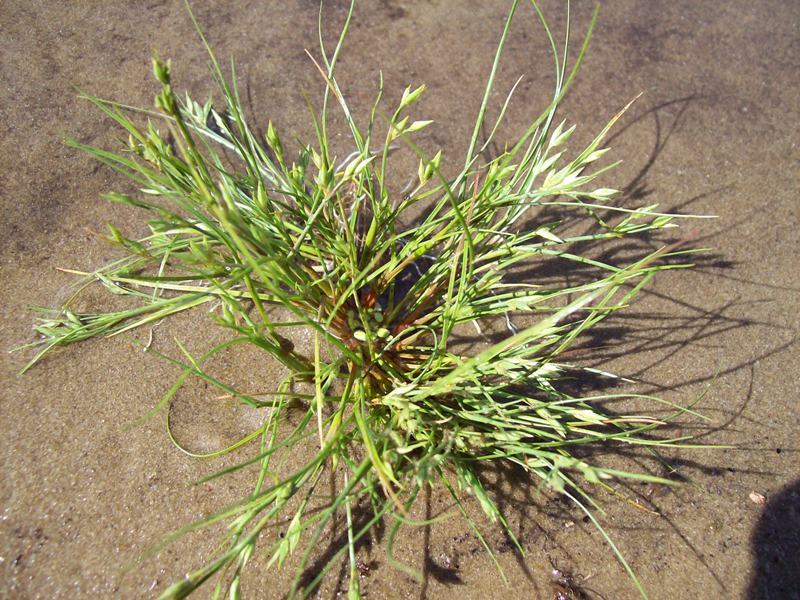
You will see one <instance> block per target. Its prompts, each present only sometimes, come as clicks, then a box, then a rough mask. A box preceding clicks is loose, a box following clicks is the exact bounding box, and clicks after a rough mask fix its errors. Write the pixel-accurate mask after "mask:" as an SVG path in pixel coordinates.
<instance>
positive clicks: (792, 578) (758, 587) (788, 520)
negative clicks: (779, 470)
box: [747, 479, 800, 600]
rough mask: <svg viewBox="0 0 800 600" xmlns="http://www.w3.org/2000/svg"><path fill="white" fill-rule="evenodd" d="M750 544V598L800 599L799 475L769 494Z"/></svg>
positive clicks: (750, 599)
mask: <svg viewBox="0 0 800 600" xmlns="http://www.w3.org/2000/svg"><path fill="white" fill-rule="evenodd" d="M750 544H751V549H752V553H753V579H752V581H751V582H750V589H749V590H748V594H747V600H800V479H799V480H797V481H795V482H794V483H792V484H791V485H789V486H787V487H785V488H783V489H782V490H781V491H780V492H779V493H778V494H776V495H775V496H773V497H772V498H770V500H769V502H767V505H766V507H765V508H764V512H763V514H762V515H761V518H760V519H759V521H758V525H756V528H755V530H754V531H753V536H752V537H751V538H750Z"/></svg>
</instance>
